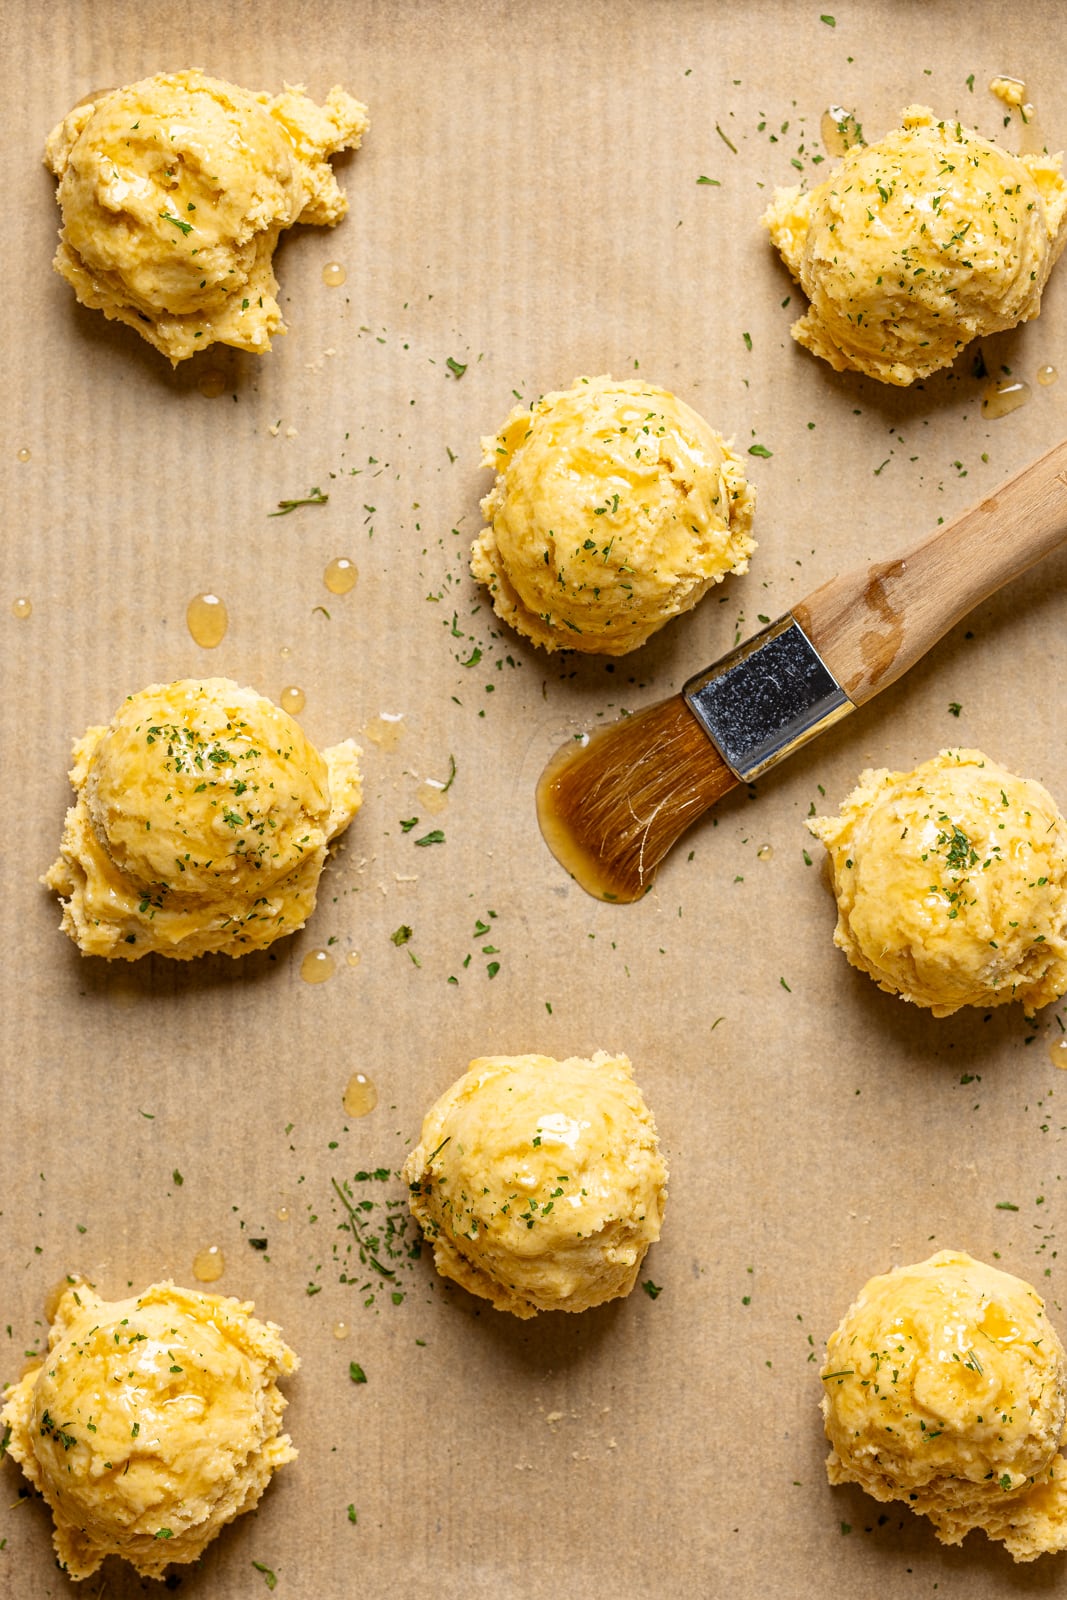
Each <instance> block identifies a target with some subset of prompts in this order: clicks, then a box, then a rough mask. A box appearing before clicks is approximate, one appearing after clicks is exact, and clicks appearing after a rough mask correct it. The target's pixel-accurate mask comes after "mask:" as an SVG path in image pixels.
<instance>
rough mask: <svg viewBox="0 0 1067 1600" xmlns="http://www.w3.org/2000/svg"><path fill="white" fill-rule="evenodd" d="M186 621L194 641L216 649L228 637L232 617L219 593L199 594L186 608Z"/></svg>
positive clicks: (205, 647) (206, 648)
mask: <svg viewBox="0 0 1067 1600" xmlns="http://www.w3.org/2000/svg"><path fill="white" fill-rule="evenodd" d="M185 622H186V626H187V627H188V629H189V632H190V633H191V634H192V636H193V642H194V643H195V644H198V645H200V646H201V648H202V649H204V650H214V648H215V646H216V645H220V644H221V643H222V641H223V639H225V637H226V629H227V628H228V627H229V625H230V619H229V616H228V615H227V612H226V607H225V605H224V604H223V602H222V601H221V600H220V599H219V597H218V595H217V594H197V595H194V596H193V598H192V599H191V600H190V602H189V604H188V606H187V607H186V608H185Z"/></svg>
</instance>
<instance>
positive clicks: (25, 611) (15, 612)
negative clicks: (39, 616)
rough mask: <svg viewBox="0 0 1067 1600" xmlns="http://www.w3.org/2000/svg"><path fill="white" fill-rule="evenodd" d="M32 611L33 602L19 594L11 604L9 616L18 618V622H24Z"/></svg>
mask: <svg viewBox="0 0 1067 1600" xmlns="http://www.w3.org/2000/svg"><path fill="white" fill-rule="evenodd" d="M32 610H33V601H32V600H28V599H27V598H26V596H25V595H24V594H20V595H19V596H18V597H17V598H16V599H14V600H12V602H11V615H12V616H13V617H18V619H19V621H20V622H25V620H26V618H27V617H28V616H29V615H30V613H31V612H32Z"/></svg>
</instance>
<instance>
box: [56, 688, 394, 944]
mask: <svg viewBox="0 0 1067 1600" xmlns="http://www.w3.org/2000/svg"><path fill="white" fill-rule="evenodd" d="M359 755H360V751H359V747H358V746H357V745H355V744H354V743H353V742H352V740H351V739H346V740H345V741H344V742H343V743H342V744H339V745H334V746H332V747H331V748H330V749H328V750H325V751H323V752H322V754H321V755H320V753H319V751H318V750H316V749H315V746H314V745H313V744H312V743H311V742H310V740H308V739H307V738H306V736H305V735H304V733H303V730H302V729H301V728H300V725H299V724H298V723H297V722H294V720H293V718H292V717H290V716H288V715H287V713H286V712H284V711H282V710H280V709H279V708H278V707H277V706H276V705H274V704H273V703H272V702H271V701H270V700H267V699H265V698H264V696H262V695H259V694H256V693H255V691H254V690H252V689H242V688H241V687H240V686H239V685H238V684H236V683H233V682H232V681H231V680H230V679H229V678H183V679H180V680H179V681H178V682H177V683H170V684H152V685H150V686H149V687H148V688H147V689H142V690H141V692H140V693H139V694H134V695H130V696H129V697H128V699H126V700H125V701H124V703H123V704H122V705H121V706H120V707H119V709H118V711H117V712H116V713H115V715H114V717H113V718H112V719H111V722H110V723H108V725H107V726H106V727H93V728H90V729H89V730H88V732H87V733H86V734H85V735H84V736H83V737H82V738H81V739H78V740H76V741H75V745H74V766H73V769H72V770H71V774H70V781H71V783H72V784H73V786H74V790H75V794H76V800H75V804H74V805H73V806H72V807H71V808H70V810H69V811H68V812H67V819H66V826H65V828H64V831H63V841H62V844H61V846H60V855H59V859H58V860H57V861H56V862H55V863H54V864H53V866H52V867H51V868H50V870H49V872H48V873H47V874H46V876H45V878H44V880H43V881H44V882H45V883H46V884H47V886H48V887H49V888H50V889H54V890H55V891H56V892H57V894H59V895H61V896H63V897H64V906H63V924H62V926H63V929H64V931H65V932H66V933H68V934H69V935H70V937H71V938H72V939H74V940H75V941H76V943H77V944H78V945H79V946H80V948H81V950H82V951H83V952H84V954H86V955H96V956H105V957H107V958H108V959H110V960H126V961H136V960H137V959H138V958H139V957H140V956H144V955H148V954H149V953H150V952H151V951H158V952H159V954H161V955H166V956H174V957H177V958H178V959H180V960H186V959H188V958H190V957H192V956H199V955H204V954H206V953H208V952H218V953H221V954H223V955H229V956H240V955H244V954H246V953H247V952H248V951H249V950H257V949H262V948H263V947H264V946H265V945H269V944H272V943H273V942H274V940H275V939H279V938H281V937H282V936H283V935H284V934H287V933H294V932H295V931H296V929H297V928H301V927H303V925H304V923H305V922H306V921H307V919H308V917H309V916H310V915H311V913H312V911H313V910H314V908H315V896H316V892H317V889H318V882H319V874H320V873H321V871H322V868H323V864H324V863H325V860H326V849H327V845H328V844H329V843H330V841H331V840H332V839H334V838H336V837H337V835H338V834H340V833H342V832H343V831H344V829H345V828H347V826H348V824H349V823H350V822H351V820H352V818H353V817H354V816H355V814H356V812H357V811H358V810H359V806H360V800H361V798H362V790H361V784H360V774H359Z"/></svg>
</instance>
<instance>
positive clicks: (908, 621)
mask: <svg viewBox="0 0 1067 1600" xmlns="http://www.w3.org/2000/svg"><path fill="white" fill-rule="evenodd" d="M1064 540H1067V440H1065V441H1064V442H1063V443H1062V444H1058V445H1055V446H1054V447H1053V448H1052V449H1051V450H1049V451H1048V452H1047V454H1045V455H1043V456H1041V457H1040V458H1039V459H1038V460H1037V461H1034V462H1032V463H1031V464H1030V466H1028V467H1024V468H1023V470H1022V472H1019V473H1016V475H1015V477H1014V478H1009V479H1008V481H1007V482H1006V483H1002V484H1001V485H1000V487H999V488H998V489H994V491H993V493H992V494H991V495H988V496H987V497H986V499H984V500H983V501H981V503H980V504H979V505H976V506H971V508H970V509H969V510H968V511H964V512H963V513H962V515H961V516H958V517H957V518H956V519H955V521H954V522H950V523H949V524H948V526H947V527H945V528H939V529H938V531H937V532H936V533H933V534H931V535H930V536H929V537H928V538H926V539H923V540H922V541H921V542H920V543H919V544H917V545H913V546H912V548H911V549H910V550H905V551H904V553H903V555H901V556H898V557H897V559H896V560H894V561H881V562H877V563H876V564H875V565H874V566H870V567H862V568H857V569H854V570H853V571H852V572H846V573H845V574H844V575H843V576H842V577H840V578H831V579H830V581H829V583H824V584H823V585H822V587H821V588H820V589H816V590H815V592H814V593H813V594H810V595H808V597H807V599H806V600H802V601H801V603H800V604H799V605H797V606H794V607H793V615H794V617H795V618H796V619H797V621H798V622H799V623H800V626H801V627H802V628H803V630H804V632H805V633H806V634H807V636H808V638H809V639H810V640H811V642H812V644H813V645H814V646H815V648H816V650H817V651H818V652H819V654H820V656H821V657H822V659H823V661H824V662H825V663H826V665H827V666H828V667H829V669H830V671H831V672H832V673H833V675H834V677H835V678H836V679H837V681H838V683H839V684H840V685H841V687H842V688H843V689H844V690H845V691H846V693H847V694H848V696H849V698H850V699H851V700H852V701H853V702H854V703H855V704H856V705H863V704H864V703H865V702H866V701H868V700H870V699H872V698H873V696H874V695H876V694H878V693H879V692H880V691H881V690H882V689H885V688H887V687H888V686H889V684H891V683H895V682H896V680H897V678H899V677H900V676H901V675H902V674H903V673H905V672H907V670H908V668H909V667H911V666H913V665H914V664H915V662H916V661H918V659H919V657H920V656H923V655H925V654H926V652H927V650H929V649H930V647H931V645H934V644H936V643H937V641H938V639H940V638H941V637H942V636H943V635H944V634H946V633H947V632H948V630H949V629H950V628H951V627H952V626H953V624H954V623H957V622H958V621H959V620H960V618H961V617H965V616H966V615H967V613H968V611H971V610H972V609H973V608H974V607H975V606H976V605H978V604H979V603H980V602H981V601H982V600H984V599H986V597H987V596H988V595H991V594H993V593H994V592H995V591H996V590H997V589H999V588H1000V587H1001V586H1002V585H1003V584H1005V583H1008V582H1009V581H1010V580H1011V579H1012V578H1016V577H1018V576H1019V574H1020V573H1021V572H1025V571H1026V569H1027V568H1028V567H1032V566H1033V565H1034V563H1035V562H1036V561H1040V560H1041V558H1042V557H1043V556H1047V555H1048V554H1050V552H1051V551H1053V550H1055V548H1056V546H1057V545H1059V544H1062V543H1063V542H1064Z"/></svg>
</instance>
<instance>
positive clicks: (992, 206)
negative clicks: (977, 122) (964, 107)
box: [763, 106, 1067, 384]
mask: <svg viewBox="0 0 1067 1600" xmlns="http://www.w3.org/2000/svg"><path fill="white" fill-rule="evenodd" d="M902 122H903V126H902V127H900V128H897V129H895V130H894V131H893V132H892V133H889V134H887V135H886V137H885V138H884V139H882V140H880V141H879V142H878V143H877V144H873V145H869V146H868V145H854V146H853V147H852V149H851V150H849V151H848V153H847V154H846V156H845V158H844V161H843V162H842V165H841V166H840V167H839V168H838V169H837V171H836V172H832V173H831V174H830V176H829V177H828V178H826V179H825V180H824V181H823V182H822V183H820V184H819V185H818V187H817V188H815V189H812V190H810V191H809V192H808V193H802V192H801V189H800V188H799V186H798V187H795V188H788V189H778V190H776V191H775V196H774V200H773V202H772V204H771V205H770V207H769V208H768V210H767V212H766V213H765V215H764V217H763V223H764V226H765V227H766V228H767V229H768V230H769V231H770V235H771V238H772V240H773V241H774V243H775V245H776V246H777V248H778V250H779V251H780V252H781V255H782V259H783V260H784V262H785V264H786V266H787V267H788V268H789V270H790V272H791V273H792V274H793V277H794V278H795V279H796V280H797V282H798V283H799V284H800V286H801V288H802V289H803V291H804V293H805V294H806V295H807V297H808V299H809V300H810V302H811V304H810V306H809V308H808V310H807V311H806V312H805V313H804V315H803V316H802V317H801V318H800V319H799V321H797V322H795V323H794V324H793V329H792V333H793V337H794V339H796V340H797V341H798V342H799V343H800V344H802V345H805V346H806V347H807V348H808V349H809V350H811V351H813V352H814V353H815V355H817V356H822V358H823V360H824V361H828V362H829V363H830V365H831V366H832V367H834V368H835V369H836V370H837V371H839V372H841V371H846V370H849V371H854V372H866V373H868V374H869V375H870V376H871V377H872V378H879V379H881V381H882V382H883V383H893V384H909V383H914V382H915V380H916V379H917V378H925V377H927V376H928V375H929V374H930V373H931V372H936V371H937V370H938V368H939V367H947V366H951V364H952V362H953V361H954V359H955V358H956V356H957V355H958V354H959V352H960V351H961V350H962V349H963V348H964V346H965V345H966V344H969V343H970V341H971V340H972V339H978V338H982V337H984V336H985V335H986V334H991V333H997V332H999V331H1000V330H1001V329H1003V328H1014V327H1015V326H1016V324H1017V323H1020V322H1028V321H1030V320H1031V318H1033V317H1036V316H1037V314H1038V312H1039V311H1040V309H1041V293H1042V290H1043V289H1044V287H1045V282H1046V280H1047V278H1048V275H1049V273H1050V272H1051V270H1052V267H1053V265H1054V263H1055V261H1056V258H1057V256H1058V255H1059V253H1060V250H1061V249H1062V248H1063V242H1064V237H1065V235H1064V227H1063V223H1064V214H1065V212H1067V184H1065V183H1064V180H1063V178H1062V176H1061V172H1060V168H1061V162H1062V157H1061V156H1059V155H1055V156H1045V155H1040V156H1039V155H1022V156H1014V155H1010V154H1009V153H1008V151H1006V150H1002V149H1001V148H1000V146H999V145H995V144H991V143H990V141H989V140H988V139H983V138H981V137H980V136H979V135H978V134H977V133H974V132H972V131H971V129H969V128H964V127H963V126H962V125H961V124H960V123H959V122H956V121H938V120H935V118H934V114H933V112H932V111H930V110H928V109H927V107H926V106H908V107H907V109H906V110H905V112H904V114H903V118H902Z"/></svg>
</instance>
